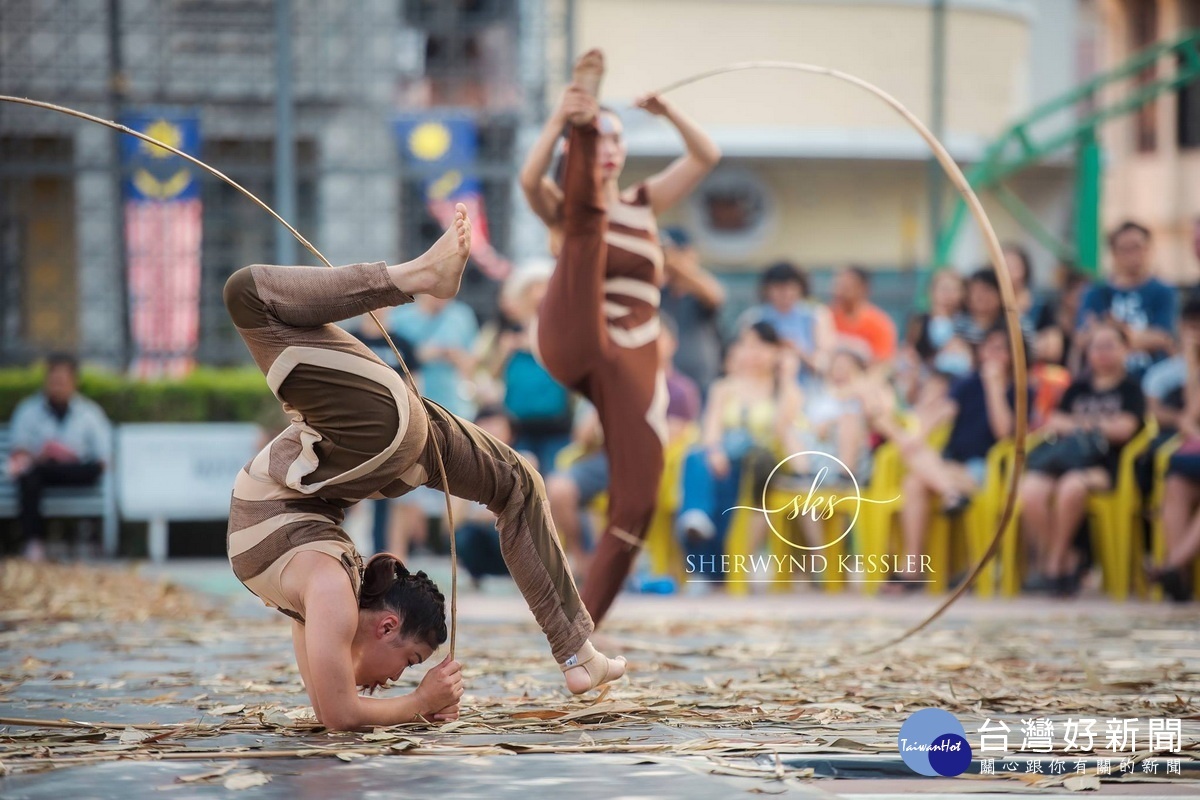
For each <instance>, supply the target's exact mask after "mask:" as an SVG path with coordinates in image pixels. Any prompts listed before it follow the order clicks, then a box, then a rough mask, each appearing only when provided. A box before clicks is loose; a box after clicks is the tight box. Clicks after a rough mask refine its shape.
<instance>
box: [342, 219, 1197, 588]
mask: <svg viewBox="0 0 1200 800" xmlns="http://www.w3.org/2000/svg"><path fill="white" fill-rule="evenodd" d="M662 244H663V247H664V251H665V255H666V258H665V281H666V283H665V285H664V288H663V295H662V305H661V312H662V319H663V332H662V336H661V340H660V348H661V352H662V356H663V359H664V364H665V365H666V366H667V368H666V369H665V379H666V383H667V389H668V394H669V408H668V420H669V437H668V450H671V449H672V448H676V449H678V450H679V451H680V452H681V453H682V465H681V468H680V469H679V470H677V471H670V470H669V471H668V474H667V478H665V479H666V480H671V481H675V482H677V484H678V485H677V486H675V487H672V488H673V489H674V492H673V493H672V494H671V496H675V497H677V498H678V507H677V508H676V509H675V511H676V517H675V520H674V533H675V536H676V537H677V539H678V541H679V544H680V547H681V553H682V554H683V555H684V556H687V555H718V554H720V553H723V552H725V550H726V547H727V543H728V533H729V526H730V520H731V518H732V515H731V514H729V513H725V512H726V510H727V509H729V508H732V507H733V506H736V505H738V503H739V497H741V496H743V494H744V493H746V492H747V491H750V492H753V494H751V495H750V496H751V497H755V498H757V497H758V496H759V492H760V491H761V489H762V487H763V485H764V481H765V480H766V479H767V476H768V475H770V474H771V472H772V470H773V469H774V468H775V467H776V465H777V464H779V462H780V461H781V460H782V459H785V458H788V456H790V455H793V454H798V453H804V452H808V453H827V454H829V455H832V456H835V457H836V459H837V460H838V461H840V462H841V464H842V465H844V467H845V469H844V470H843V474H842V475H841V476H840V479H841V480H848V478H847V476H846V475H845V474H844V473H845V472H852V473H853V476H854V479H856V480H857V482H858V483H859V485H860V486H864V485H866V484H867V483H868V482H869V481H870V479H871V471H872V465H873V456H874V454H875V452H876V451H877V448H879V447H880V446H881V445H882V444H883V443H885V442H889V441H890V442H894V443H895V445H896V447H897V448H898V449H899V452H900V455H901V460H902V462H903V465H904V468H905V469H904V475H905V477H904V482H903V491H902V495H903V498H904V501H903V504H902V507H901V508H900V510H899V513H898V519H899V531H900V534H901V536H900V546H901V548H902V550H903V551H904V552H905V553H906V554H910V555H919V554H921V553H923V552H924V551H925V548H926V542H925V538H926V532H927V531H928V530H929V527H930V521H931V517H932V515H933V514H935V513H936V514H944V515H949V516H953V515H956V514H959V513H961V512H962V511H963V510H964V509H965V508H966V507H967V506H968V504H969V503H970V501H971V498H972V497H973V496H974V495H975V493H977V492H978V491H980V489H981V487H982V485H983V483H984V481H985V471H986V468H987V467H986V464H987V456H988V453H989V452H990V451H991V449H992V448H993V447H994V446H995V445H996V444H997V443H998V442H1000V441H1002V440H1004V439H1006V438H1007V437H1010V436H1011V435H1012V433H1013V430H1014V427H1015V417H1014V414H1015V406H1016V402H1015V395H1014V391H1013V386H1012V375H1013V368H1012V360H1013V358H1014V348H1013V347H1012V342H1011V341H1010V338H1009V332H1008V328H1007V326H1006V321H1005V315H1004V306H1003V303H1002V299H1001V290H1000V284H999V280H998V277H997V275H996V274H995V272H994V271H993V270H992V268H991V267H990V266H985V267H981V268H979V269H977V270H975V271H973V272H970V273H969V274H966V275H964V274H962V273H960V272H957V271H955V270H951V269H943V270H940V271H937V272H935V273H933V274H932V276H930V278H929V279H928V281H927V282H926V284H927V289H926V291H927V297H926V298H925V300H924V302H914V306H915V307H920V308H924V309H926V310H922V311H919V312H914V313H912V314H911V315H910V316H909V318H908V319H907V321H906V324H904V325H902V326H899V329H898V327H897V326H896V325H895V324H894V322H893V320H892V318H891V317H890V316H889V315H888V314H887V313H886V312H884V311H883V310H882V309H880V308H879V307H878V306H876V305H874V304H873V303H872V302H871V275H870V273H869V272H868V271H866V270H864V269H861V268H858V267H854V266H849V267H846V268H843V269H840V270H838V271H837V272H836V275H835V277H834V280H833V284H832V290H831V293H830V296H829V297H828V298H819V297H816V296H814V295H813V293H812V292H811V290H810V283H809V279H808V276H807V275H806V273H805V272H804V270H803V269H801V268H800V267H798V266H797V265H795V264H791V263H788V262H779V263H775V264H772V265H770V266H768V267H767V268H766V269H765V270H764V271H763V272H762V274H761V276H760V281H759V302H758V303H756V304H754V305H753V306H751V307H750V308H748V309H746V310H745V311H744V312H742V313H741V314H740V315H737V316H736V317H734V318H733V324H732V325H729V324H725V325H722V323H721V320H722V319H723V318H724V317H727V316H728V315H723V314H722V306H723V304H724V303H725V302H726V292H725V289H724V288H723V286H722V284H721V282H720V281H719V280H718V279H717V278H716V277H715V276H714V275H712V274H711V273H710V272H709V271H707V270H706V269H705V268H703V267H702V266H701V264H700V262H699V258H698V256H697V252H696V250H695V248H694V247H693V246H692V245H691V243H690V241H689V237H688V235H687V234H686V232H685V231H683V230H681V229H678V228H669V229H666V230H664V231H663V233H662ZM1108 245H1109V249H1110V253H1111V268H1110V270H1109V272H1108V274H1107V275H1106V276H1104V277H1103V278H1100V279H1096V280H1090V279H1089V278H1088V277H1087V276H1085V275H1083V274H1081V273H1079V272H1077V271H1074V270H1072V269H1070V268H1068V267H1060V268H1059V271H1058V274H1057V275H1056V276H1055V277H1054V285H1053V286H1052V287H1049V288H1047V289H1043V290H1042V291H1035V289H1034V286H1033V285H1032V280H1031V278H1032V275H1031V262H1030V259H1029V256H1028V254H1027V253H1026V252H1025V251H1024V250H1023V249H1022V248H1020V247H1016V246H1009V247H1006V248H1005V258H1006V261H1007V266H1008V268H1009V272H1010V275H1011V276H1012V281H1013V284H1014V290H1015V297H1016V311H1017V314H1018V317H1019V321H1020V329H1021V334H1022V340H1023V341H1022V345H1023V348H1022V350H1023V352H1024V357H1025V363H1026V366H1027V367H1028V375H1029V381H1028V384H1029V385H1028V391H1029V396H1028V398H1027V407H1028V409H1029V414H1030V418H1029V425H1030V429H1031V430H1033V431H1035V432H1036V434H1037V438H1036V439H1034V440H1033V443H1034V444H1033V446H1032V448H1031V450H1030V452H1029V457H1028V464H1027V467H1026V471H1025V474H1023V475H1022V476H1021V477H1020V486H1019V488H1020V498H1021V504H1020V523H1021V524H1020V529H1021V532H1022V543H1023V557H1024V559H1025V567H1026V568H1025V582H1024V588H1025V590H1027V591H1031V592H1038V591H1041V592H1048V593H1052V594H1056V595H1060V596H1069V595H1072V594H1075V593H1076V592H1077V591H1078V590H1079V587H1080V583H1081V580H1082V579H1083V577H1084V576H1085V575H1086V573H1087V571H1088V569H1089V568H1090V567H1091V566H1092V564H1093V562H1094V558H1093V554H1092V553H1091V552H1090V548H1089V547H1088V541H1089V538H1088V536H1087V535H1086V534H1087V530H1086V524H1087V520H1086V513H1085V511H1086V502H1087V498H1088V496H1089V495H1090V494H1091V493H1094V492H1105V491H1109V490H1111V489H1112V488H1113V487H1114V485H1115V481H1116V479H1117V469H1118V464H1119V460H1120V453H1121V449H1122V447H1123V445H1125V444H1126V443H1127V442H1129V441H1130V440H1131V439H1133V438H1134V437H1135V436H1136V435H1137V434H1138V433H1139V432H1140V431H1141V430H1142V428H1143V425H1145V424H1146V422H1147V421H1148V420H1149V421H1151V422H1152V424H1153V425H1154V427H1155V430H1156V436H1155V437H1154V440H1153V442H1152V443H1151V447H1150V448H1149V450H1148V451H1147V453H1146V455H1145V456H1144V457H1143V458H1142V459H1141V461H1140V472H1139V478H1140V480H1141V482H1142V488H1143V492H1144V494H1145V496H1149V492H1150V489H1151V486H1150V482H1152V481H1154V480H1155V475H1154V472H1153V468H1152V464H1153V458H1154V452H1155V450H1156V448H1157V447H1159V446H1162V445H1163V444H1165V443H1167V442H1169V441H1171V440H1172V437H1178V439H1179V440H1182V443H1181V444H1179V446H1178V450H1177V451H1176V452H1175V453H1174V455H1173V456H1172V457H1171V459H1170V462H1169V469H1168V470H1167V473H1166V476H1165V494H1164V505H1163V520H1164V525H1165V535H1166V538H1167V541H1168V548H1167V549H1168V552H1167V555H1166V558H1165V560H1163V561H1162V562H1161V563H1155V564H1149V563H1148V564H1146V565H1145V569H1146V570H1147V573H1148V575H1149V576H1150V577H1151V578H1152V579H1153V580H1156V581H1159V582H1160V583H1162V585H1163V586H1164V587H1165V588H1166V589H1167V592H1168V594H1169V595H1170V596H1172V597H1175V598H1177V599H1186V598H1187V597H1188V595H1189V589H1188V587H1189V586H1190V581H1189V580H1188V579H1187V575H1188V570H1189V569H1190V563H1191V561H1192V559H1193V557H1194V556H1195V555H1196V554H1197V552H1200V513H1198V512H1197V506H1198V505H1200V387H1196V386H1194V385H1193V384H1195V383H1196V380H1195V379H1196V376H1197V374H1198V373H1197V369H1196V366H1197V365H1196V362H1197V358H1200V354H1198V350H1197V348H1198V347H1200V340H1198V339H1197V336H1200V300H1193V299H1184V300H1183V302H1181V301H1180V298H1181V296H1182V295H1181V292H1180V290H1177V289H1175V288H1173V287H1170V286H1168V285H1166V284H1164V283H1163V282H1161V281H1160V280H1159V279H1158V278H1156V277H1155V276H1154V274H1153V260H1152V259H1153V254H1152V241H1151V234H1150V232H1149V231H1148V230H1147V229H1146V228H1144V227H1142V226H1141V225H1138V224H1137V223H1134V222H1126V223H1123V224H1121V225H1120V226H1118V227H1117V228H1116V229H1115V230H1113V231H1112V233H1111V235H1110V236H1109V239H1108ZM552 269H553V265H552V264H551V263H549V262H547V263H534V264H527V265H523V266H522V267H521V268H520V269H518V270H517V271H516V272H515V274H514V275H513V277H511V278H510V279H509V280H508V282H507V283H506V284H505V285H504V286H503V289H502V291H501V293H500V299H499V313H498V315H497V318H496V319H494V320H490V321H488V322H486V324H484V325H483V326H482V327H480V326H479V325H478V323H477V320H476V317H475V315H474V314H473V313H472V312H471V310H470V309H469V308H468V307H467V306H465V305H463V304H461V303H459V302H457V301H453V300H436V299H432V298H427V297H422V298H419V300H418V302H417V303H415V304H412V305H408V306H403V307H400V308H397V309H394V310H393V311H392V312H391V314H390V316H389V317H388V325H389V327H390V329H391V331H392V333H393V335H394V336H395V337H396V338H397V339H398V340H399V341H401V342H402V347H403V349H404V351H405V355H406V358H408V359H410V360H409V361H408V363H409V364H410V366H413V365H415V366H416V372H417V374H418V376H419V381H420V382H421V385H422V389H423V391H424V393H425V394H426V395H427V396H429V397H430V398H431V399H433V400H434V401H436V402H438V403H440V404H442V405H444V406H445V407H447V408H449V409H450V410H452V411H454V412H455V413H458V414H461V415H464V416H468V417H471V418H474V419H476V420H477V421H478V422H479V423H480V424H481V425H483V426H484V427H485V428H486V429H487V430H489V431H490V432H492V433H493V434H494V435H496V436H497V437H499V438H501V439H503V440H505V441H507V442H508V443H510V444H512V445H513V446H514V447H516V448H517V449H518V450H520V451H522V452H523V453H524V454H525V455H526V456H527V457H528V458H529V459H530V461H531V462H533V463H534V465H535V466H537V468H538V469H539V470H540V471H541V472H542V473H543V475H545V477H546V483H547V490H548V495H549V497H550V501H551V506H552V511H553V516H554V519H555V523H556V526H557V528H558V530H559V533H560V536H561V537H562V540H563V544H564V547H565V548H566V550H567V551H568V554H569V556H570V558H571V560H572V562H573V564H574V565H575V569H576V575H582V574H584V573H585V572H586V564H587V558H588V552H589V550H590V548H591V546H592V544H593V541H594V537H595V532H594V523H593V517H594V516H595V513H594V512H595V511H596V510H597V504H596V502H595V501H596V500H597V498H600V497H602V495H603V493H604V492H605V490H606V487H607V482H608V470H607V463H606V460H605V456H604V450H603V441H602V433H601V430H600V426H599V424H598V422H597V420H596V416H595V413H594V410H593V409H592V408H591V407H590V406H589V405H588V404H587V403H586V402H585V401H582V400H580V399H578V398H575V397H572V396H571V395H570V394H569V393H568V392H567V391H566V390H564V389H563V388H562V387H560V386H559V385H558V384H557V383H555V382H554V381H553V379H551V378H550V376H549V375H548V374H547V373H546V372H545V370H544V369H542V367H541V366H540V364H539V363H538V360H537V358H536V357H535V355H534V353H533V352H532V351H531V349H530V337H529V330H530V325H531V323H534V321H535V318H536V313H537V307H538V303H539V301H540V298H541V296H542V293H543V292H544V291H545V285H546V281H547V280H548V278H549V275H550V272H551V270H552ZM363 330H364V331H365V330H368V329H366V328H364V329H363ZM381 352H382V350H381ZM1177 443H1178V442H1177ZM821 461H822V459H821V457H819V456H813V455H809V456H805V457H792V458H788V463H787V467H786V470H785V471H786V472H787V473H788V474H789V475H790V476H791V477H792V478H794V479H795V481H796V485H799V486H803V485H807V484H806V483H805V481H809V482H811V479H812V477H813V476H814V475H815V474H816V473H817V472H819V471H820V470H821V469H822V467H828V466H829V464H822V463H821ZM833 472H836V470H834V471H833ZM827 473H829V474H826V475H824V476H823V480H825V481H826V482H827V483H828V482H831V481H832V482H836V481H837V480H839V476H837V475H834V474H832V473H830V472H829V471H828V470H827ZM442 505H443V500H442V498H441V495H440V494H438V493H437V492H434V491H432V490H430V491H428V492H426V491H425V490H422V491H419V492H415V493H413V494H412V495H408V496H405V497H402V498H399V499H397V500H395V501H392V502H391V503H390V508H388V509H386V511H387V514H386V516H387V519H386V521H384V520H383V515H380V516H379V517H378V520H379V522H378V524H377V544H378V546H380V547H385V546H386V547H387V548H388V549H390V550H392V551H394V552H398V553H400V554H402V555H403V554H404V553H406V552H408V549H409V548H410V547H412V546H420V545H421V544H422V543H424V542H425V541H426V538H427V536H428V531H429V522H430V520H431V519H435V518H437V517H439V516H441V515H442V514H443V513H444V512H443V509H442ZM380 510H384V509H383V508H382V507H381V508H380ZM600 511H601V513H602V506H601V507H600ZM456 518H457V519H460V520H464V523H463V524H462V525H460V530H465V531H466V533H464V534H463V539H462V540H461V541H460V553H461V554H462V555H461V557H462V559H463V560H464V563H465V564H466V566H467V568H468V570H469V571H470V572H471V574H472V576H473V577H475V578H476V579H479V578H481V577H482V576H484V575H487V574H503V572H504V566H503V560H502V558H501V556H500V553H499V548H498V544H497V543H496V542H495V536H494V531H493V530H492V529H491V527H490V521H489V519H488V517H487V513H486V511H483V510H482V509H473V510H472V509H469V508H467V507H466V506H465V504H464V507H463V508H462V510H461V512H460V513H459V514H456ZM753 527H754V531H753V534H752V536H751V539H750V542H751V546H752V547H760V546H761V545H762V544H763V531H762V529H761V528H762V527H763V525H762V523H761V522H758V521H756V522H755V523H754V524H753ZM803 527H804V528H805V530H804V531H803V534H804V536H806V537H807V538H808V539H809V541H810V543H813V544H816V543H819V541H820V537H821V536H822V535H823V534H822V532H821V530H820V529H819V526H815V525H811V524H807V525H805V526H803ZM463 542H465V546H464V544H463ZM1139 568H1140V565H1139ZM920 579H921V576H920V575H918V574H908V573H905V572H896V573H893V574H891V575H890V576H889V584H890V585H889V587H888V590H889V591H896V592H904V591H910V590H912V589H915V588H919V587H921V586H923V585H924V584H923V583H922V582H921V580H920Z"/></svg>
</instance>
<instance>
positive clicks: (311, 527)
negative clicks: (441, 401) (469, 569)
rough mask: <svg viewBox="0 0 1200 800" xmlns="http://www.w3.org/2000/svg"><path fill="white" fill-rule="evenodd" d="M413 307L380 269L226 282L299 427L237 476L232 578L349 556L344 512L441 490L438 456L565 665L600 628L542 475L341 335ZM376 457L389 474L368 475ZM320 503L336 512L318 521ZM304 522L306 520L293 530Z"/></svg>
mask: <svg viewBox="0 0 1200 800" xmlns="http://www.w3.org/2000/svg"><path fill="white" fill-rule="evenodd" d="M411 300H412V298H411V297H410V296H409V295H406V294H404V293H403V292H401V291H399V290H398V289H397V288H396V287H395V286H394V285H393V284H392V282H391V279H390V277H389V276H388V273H387V269H386V266H385V265H384V264H383V263H382V262H377V263H373V264H354V265H351V266H345V267H337V268H334V269H328V268H312V267H280V266H266V265H255V266H252V267H245V268H243V269H241V270H238V271H237V272H235V273H234V274H233V276H232V277H231V278H230V279H229V281H228V283H227V284H226V286H225V304H226V307H227V308H228V310H229V313H230V316H231V317H232V318H233V321H234V324H235V326H236V327H237V329H238V333H240V334H241V336H242V338H243V339H244V340H245V342H246V346H247V347H248V348H249V349H250V352H251V354H252V355H253V356H254V359H255V362H256V363H257V364H258V366H259V368H260V369H261V370H262V371H263V374H264V375H266V376H267V380H268V383H269V384H271V387H272V390H273V391H275V394H276V396H277V397H278V398H279V399H280V400H281V401H282V402H283V403H284V408H285V410H287V411H289V412H290V413H291V414H292V416H293V422H292V425H291V426H290V427H289V429H288V430H285V431H284V432H283V433H282V434H280V436H278V437H276V439H275V440H274V441H273V442H271V443H270V444H268V445H267V447H266V448H264V451H263V453H262V454H260V455H259V456H258V457H256V458H255V459H254V460H253V461H252V462H251V464H249V465H248V466H247V469H246V470H243V473H245V474H244V475H240V476H239V481H238V485H239V486H240V487H243V488H242V489H241V491H239V489H238V488H235V491H234V498H233V503H232V507H231V512H230V542H231V559H232V560H233V561H234V566H235V570H240V572H239V574H238V577H239V578H240V579H242V580H243V582H247V581H249V582H250V583H251V584H252V583H253V582H254V581H253V579H254V577H255V576H260V575H270V574H272V571H271V565H272V564H274V563H275V562H276V561H278V559H280V558H287V557H290V555H289V553H290V552H291V551H292V550H295V549H297V548H299V547H302V546H303V547H305V549H321V550H325V551H329V543H330V542H340V543H342V544H343V545H347V546H348V538H347V537H346V535H345V533H344V532H343V531H342V530H341V528H340V526H339V524H338V523H340V521H341V518H342V515H341V510H342V509H344V508H346V507H348V506H349V505H352V504H353V503H355V502H357V501H359V500H362V499H364V498H366V497H379V496H384V497H398V496H400V495H402V494H405V493H407V492H409V491H411V490H412V489H413V488H415V487H416V486H419V485H427V486H432V487H434V488H437V489H441V488H443V484H442V479H441V475H440V473H439V471H438V468H437V462H436V459H435V455H434V452H435V451H434V448H435V446H436V447H437V449H438V450H440V452H441V457H442V459H443V463H444V464H445V468H446V477H447V481H448V483H449V489H450V493H451V494H453V495H455V496H457V497H462V498H465V499H467V500H472V501H476V502H479V503H483V504H484V505H485V506H487V508H488V509H490V510H491V511H492V512H493V513H495V514H496V516H497V528H498V530H499V533H500V549H501V552H502V554H503V556H504V560H505V563H506V564H507V566H508V569H509V572H510V573H511V574H512V576H513V579H514V580H515V582H516V584H517V586H518V588H519V589H520V591H521V593H522V595H524V597H525V599H526V601H527V602H528V603H529V608H530V610H531V611H532V612H533V615H534V617H535V618H536V620H537V622H538V624H539V625H540V626H541V628H542V631H543V632H544V633H545V634H546V637H547V639H548V640H549V642H550V649H551V651H552V652H553V654H554V658H555V659H556V660H557V661H559V662H562V661H565V660H566V659H567V658H568V657H570V656H571V655H573V654H574V653H576V652H578V650H579V649H580V648H581V647H582V646H583V643H584V642H585V641H586V640H587V638H588V637H589V636H590V635H591V632H592V630H593V624H592V619H591V617H590V616H589V614H588V612H587V609H586V607H585V606H584V604H583V602H582V601H581V600H580V597H579V593H578V591H577V590H576V587H575V581H574V579H573V578H572V576H571V572H570V568H569V566H568V565H567V559H566V556H565V555H564V553H563V551H562V547H561V545H560V543H559V540H558V535H557V533H556V532H555V530H554V524H553V522H552V520H551V517H550V512H549V504H548V502H547V500H546V493H545V486H544V484H543V483H542V478H541V476H540V475H538V473H537V472H536V471H535V470H534V469H533V468H532V467H531V466H530V464H529V462H528V461H526V460H525V459H524V458H523V457H522V456H520V455H519V454H518V453H517V452H516V451H514V450H513V449H512V448H511V447H509V446H508V445H506V444H504V443H503V442H501V441H499V440H498V439H495V438H494V437H492V436H491V435H489V434H488V433H486V432H485V431H483V430H482V429H480V428H479V427H477V426H476V425H474V424H473V423H471V422H469V421H467V420H464V419H461V418H459V417H456V416H455V415H454V414H451V413H450V412H448V411H446V410H445V409H444V408H442V407H441V406H439V405H437V404H436V403H433V402H432V401H430V400H428V399H425V398H421V397H419V396H418V395H416V394H415V393H414V392H413V391H412V390H411V389H410V388H409V387H408V386H407V385H406V384H404V383H403V381H401V380H400V378H399V376H398V375H396V373H395V372H394V371H393V370H391V368H390V367H387V366H386V365H385V364H384V363H383V361H381V360H380V359H379V358H378V357H376V356H375V354H374V353H372V352H371V351H370V350H369V349H368V348H367V347H366V346H364V345H363V344H362V343H361V342H359V341H358V340H357V339H355V338H354V337H352V336H350V335H349V334H348V333H346V332H345V331H343V330H342V329H341V328H338V327H337V326H335V325H333V324H332V323H334V322H337V321H339V320H342V319H347V318H349V317H353V316H356V315H359V314H363V313H366V312H367V311H371V310H375V309H380V308H384V307H387V306H391V305H398V304H400V303H405V302H411ZM381 367H382V368H383V369H380V368H381ZM402 406H403V407H402ZM317 437H319V438H317ZM314 438H317V441H315V443H314V442H313V439H314ZM306 446H307V447H308V448H309V449H308V450H306V449H305V448H306ZM385 452H386V453H387V454H388V455H386V456H384V455H383V454H384V453H385ZM373 458H374V459H376V460H378V461H379V463H378V464H377V465H375V466H374V467H373V468H372V469H370V470H366V471H364V470H363V469H362V466H363V465H364V464H365V463H366V462H367V461H368V460H371V459H373ZM314 461H315V462H316V464H315V467H314V466H313V463H312V462H314ZM322 501H323V502H324V503H325V504H326V505H328V507H329V513H327V514H326V513H325V512H322V511H320V510H319V508H320V507H321V505H322ZM314 512H316V513H314ZM297 514H306V518H305V519H302V520H299V521H296V520H297V516H296V515H297ZM322 517H327V519H322ZM272 520H277V521H278V522H279V524H278V525H277V526H275V525H273V523H272ZM239 536H241V541H239ZM234 549H236V550H238V554H237V555H236V556H234V555H233V550H234ZM277 571H280V570H277ZM248 585H249V584H248ZM355 586H356V587H357V586H358V583H357V582H355ZM250 588H251V591H255V589H254V586H253V585H251V586H250ZM256 593H259V592H256ZM264 593H266V594H270V592H269V591H267V590H264ZM260 596H261V594H260ZM264 599H265V600H270V599H272V598H270V597H264ZM285 613H286V610H285Z"/></svg>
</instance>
